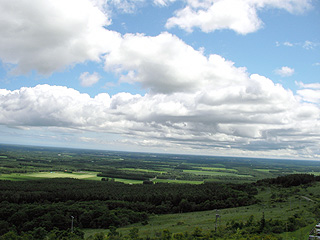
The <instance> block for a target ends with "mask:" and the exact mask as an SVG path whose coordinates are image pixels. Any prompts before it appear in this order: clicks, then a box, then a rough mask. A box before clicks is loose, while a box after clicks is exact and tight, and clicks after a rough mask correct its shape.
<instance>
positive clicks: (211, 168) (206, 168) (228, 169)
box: [200, 167, 238, 172]
mask: <svg viewBox="0 0 320 240" xmlns="http://www.w3.org/2000/svg"><path fill="white" fill-rule="evenodd" d="M200 169H202V170H204V171H226V172H238V170H237V169H232V168H224V167H200Z"/></svg>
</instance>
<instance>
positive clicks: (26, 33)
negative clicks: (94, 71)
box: [0, 0, 118, 75]
mask: <svg viewBox="0 0 320 240" xmlns="http://www.w3.org/2000/svg"><path fill="white" fill-rule="evenodd" d="M96 2H97V1H96ZM0 11H1V15H0V59H1V60H2V61H3V62H4V63H10V64H14V65H15V66H16V68H15V69H14V72H15V73H17V74H21V73H22V74H24V73H27V72H29V71H31V70H36V71H38V72H39V73H41V74H45V75H47V74H51V73H52V72H54V71H57V70H62V69H63V68H65V67H66V66H68V65H72V64H76V63H79V62H84V61H86V60H91V61H100V55H101V54H102V53H105V52H106V51H108V50H110V48H112V46H113V44H117V38H118V34H117V33H115V32H111V31H107V30H106V29H105V28H104V27H105V26H106V25H108V24H110V20H109V19H108V16H106V15H105V14H104V13H103V12H102V11H101V10H100V9H99V8H98V7H96V6H95V4H92V3H91V2H90V1H89V0H46V1H42V0H34V1H27V0H3V1H0Z"/></svg>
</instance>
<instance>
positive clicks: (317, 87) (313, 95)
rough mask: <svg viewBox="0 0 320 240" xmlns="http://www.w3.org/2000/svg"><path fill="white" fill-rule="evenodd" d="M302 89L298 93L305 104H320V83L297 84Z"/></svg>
mask: <svg viewBox="0 0 320 240" xmlns="http://www.w3.org/2000/svg"><path fill="white" fill-rule="evenodd" d="M296 84H297V85H298V86H299V87H300V88H303V89H300V90H298V91H297V94H298V95H299V97H300V98H301V99H302V100H303V101H305V102H311V103H318V104H319V103H320V83H308V84H305V83H303V82H297V83H296Z"/></svg>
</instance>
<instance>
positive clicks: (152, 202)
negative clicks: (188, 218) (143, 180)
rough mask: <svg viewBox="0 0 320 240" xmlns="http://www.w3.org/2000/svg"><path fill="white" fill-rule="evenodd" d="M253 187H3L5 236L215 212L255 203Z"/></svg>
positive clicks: (61, 183)
mask: <svg viewBox="0 0 320 240" xmlns="http://www.w3.org/2000/svg"><path fill="white" fill-rule="evenodd" d="M256 193H257V189H256V188H255V187H254V186H253V185H236V184H218V183H205V184H201V185H191V184H165V183H158V184H146V185H142V184H138V185H127V184H123V183H118V182H109V181H105V182H103V181H84V180H77V179H43V180H38V181H22V182H13V181H0V235H1V234H4V233H6V232H8V231H10V230H12V231H15V232H17V233H19V234H22V233H23V232H30V231H33V230H34V229H36V228H38V227H42V228H44V229H45V230H46V231H52V230H53V229H55V228H57V229H59V230H66V229H67V228H70V224H71V216H73V217H74V224H75V226H78V227H80V228H108V227H110V226H115V227H119V226H124V225H127V224H131V223H136V222H142V223H143V224H147V220H148V214H151V213H156V214H163V213H176V212H191V211H201V210H210V209H215V208H228V207H237V206H244V205H250V204H253V203H255V202H256V199H255V197H254V195H255V194H256Z"/></svg>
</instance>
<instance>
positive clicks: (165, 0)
mask: <svg viewBox="0 0 320 240" xmlns="http://www.w3.org/2000/svg"><path fill="white" fill-rule="evenodd" d="M175 1H176V0H153V2H154V4H155V5H158V6H167V5H168V4H170V3H173V2H175Z"/></svg>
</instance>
